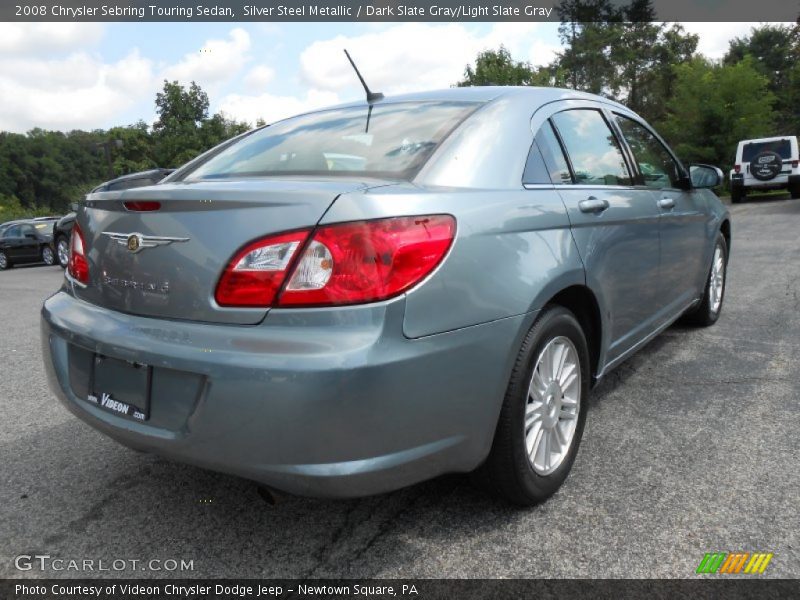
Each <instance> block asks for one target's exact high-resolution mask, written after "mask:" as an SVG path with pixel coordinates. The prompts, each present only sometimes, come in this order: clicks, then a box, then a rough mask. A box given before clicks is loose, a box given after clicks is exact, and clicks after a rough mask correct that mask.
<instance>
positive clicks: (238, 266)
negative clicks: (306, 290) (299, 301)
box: [215, 230, 309, 307]
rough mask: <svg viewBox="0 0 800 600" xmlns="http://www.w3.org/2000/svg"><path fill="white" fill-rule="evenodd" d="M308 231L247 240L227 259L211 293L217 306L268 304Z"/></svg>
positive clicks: (256, 305) (279, 286) (273, 298)
mask: <svg viewBox="0 0 800 600" xmlns="http://www.w3.org/2000/svg"><path fill="white" fill-rule="evenodd" d="M308 234H309V231H307V230H306V231H295V232H292V233H284V234H280V235H275V236H270V237H267V238H263V239H261V240H257V241H255V242H253V243H251V244H248V245H247V246H245V247H244V248H243V249H241V250H240V251H239V252H237V253H236V254H235V255H234V257H233V258H232V259H231V261H230V262H229V263H228V266H227V268H226V269H225V272H224V273H223V274H222V277H221V278H220V280H219V283H218V284H217V292H216V294H215V297H216V300H217V304H219V305H220V306H250V307H259V306H270V305H272V303H273V301H274V300H275V296H276V295H277V293H278V290H280V289H281V285H283V282H284V281H285V280H286V275H287V273H288V270H289V267H290V265H291V264H292V259H293V258H294V256H295V254H297V251H298V249H299V248H300V247H301V246H302V245H303V243H304V242H305V241H306V238H307V237H308Z"/></svg>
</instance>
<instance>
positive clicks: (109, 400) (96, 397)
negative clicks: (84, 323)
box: [87, 354, 153, 422]
mask: <svg viewBox="0 0 800 600" xmlns="http://www.w3.org/2000/svg"><path fill="white" fill-rule="evenodd" d="M152 380H153V367H151V366H148V365H143V364H140V363H133V362H128V361H125V360H118V359H116V358H109V357H107V356H103V355H101V354H95V355H94V358H93V360H92V370H91V381H90V385H89V395H88V397H87V400H88V401H89V402H91V403H92V404H95V405H97V406H98V407H100V408H101V409H103V410H105V411H108V412H110V413H113V414H115V415H117V416H121V417H125V418H128V419H131V420H133V421H140V422H141V421H147V420H148V419H149V418H150V388H151V384H152Z"/></svg>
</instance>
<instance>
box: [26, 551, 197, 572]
mask: <svg viewBox="0 0 800 600" xmlns="http://www.w3.org/2000/svg"><path fill="white" fill-rule="evenodd" d="M14 567H15V568H16V569H17V570H18V571H77V572H109V571H117V572H120V571H194V560H184V559H182V558H181V559H174V558H166V559H161V558H150V559H146V560H140V559H138V558H100V559H93V558H54V557H52V556H50V555H49V554H20V555H19V556H17V557H16V558H15V559H14Z"/></svg>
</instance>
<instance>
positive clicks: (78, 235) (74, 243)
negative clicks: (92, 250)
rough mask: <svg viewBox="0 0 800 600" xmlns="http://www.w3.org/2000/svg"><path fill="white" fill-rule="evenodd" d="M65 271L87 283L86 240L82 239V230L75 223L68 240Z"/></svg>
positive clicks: (77, 279)
mask: <svg viewBox="0 0 800 600" xmlns="http://www.w3.org/2000/svg"><path fill="white" fill-rule="evenodd" d="M67 272H68V273H69V274H70V277H72V278H73V279H75V280H76V281H79V282H80V283H83V284H88V283H89V263H88V262H87V261H86V242H85V241H84V239H83V232H82V231H81V228H80V227H79V226H78V224H77V223H76V224H75V226H74V227H73V228H72V236H71V237H70V241H69V264H68V265H67Z"/></svg>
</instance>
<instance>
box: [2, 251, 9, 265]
mask: <svg viewBox="0 0 800 600" xmlns="http://www.w3.org/2000/svg"><path fill="white" fill-rule="evenodd" d="M7 266H8V259H7V258H6V255H5V254H3V253H2V252H0V269H5V268H6V267H7Z"/></svg>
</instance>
